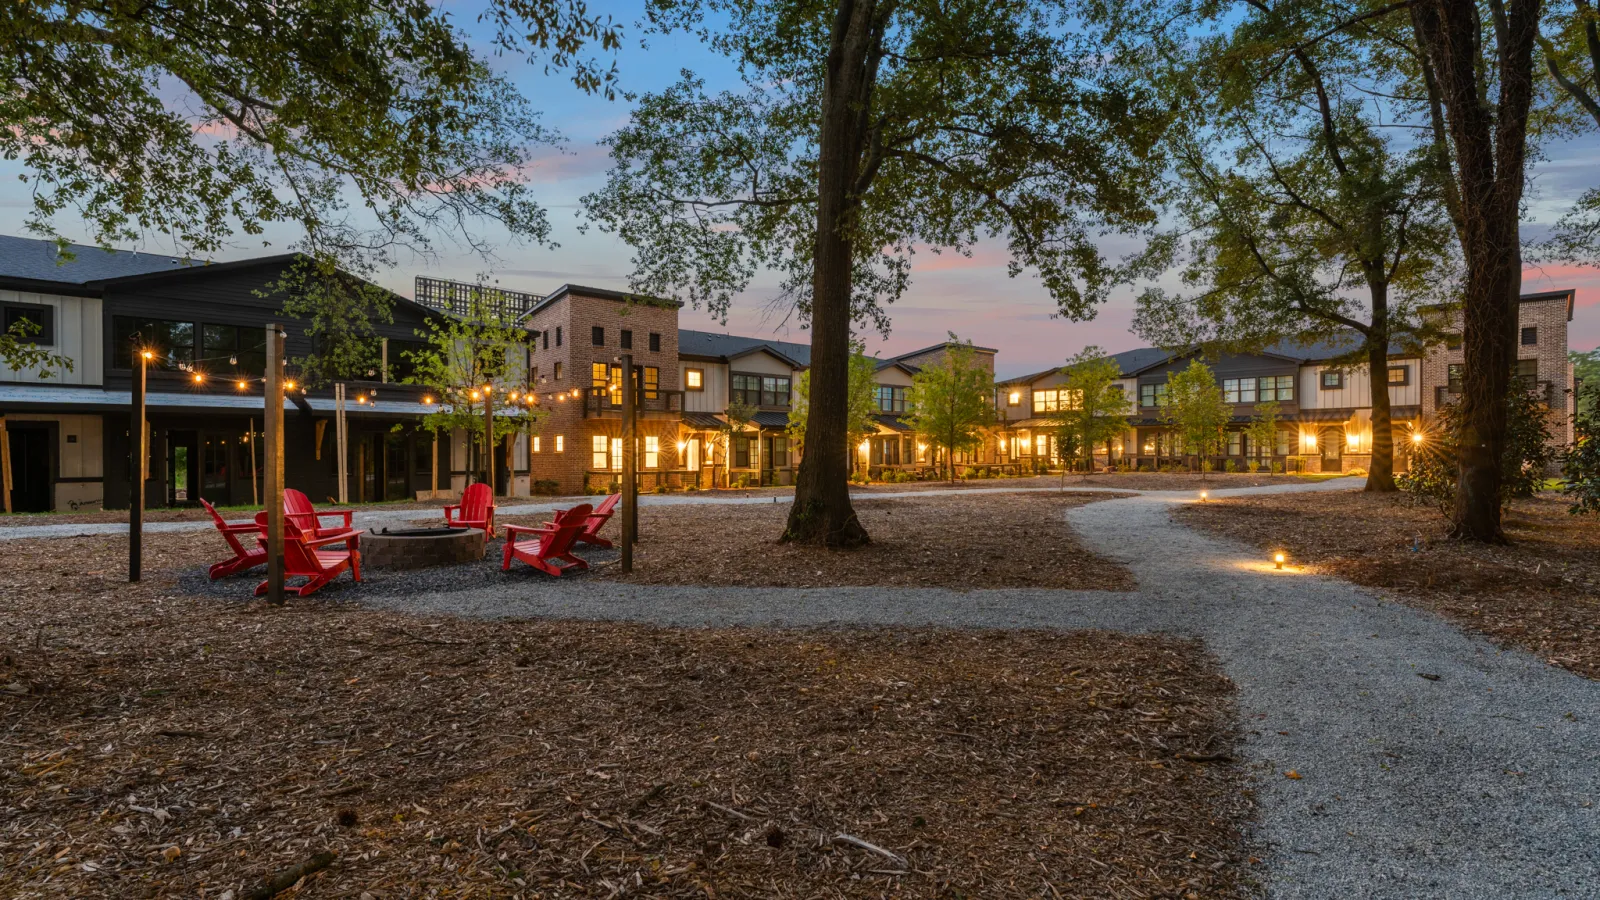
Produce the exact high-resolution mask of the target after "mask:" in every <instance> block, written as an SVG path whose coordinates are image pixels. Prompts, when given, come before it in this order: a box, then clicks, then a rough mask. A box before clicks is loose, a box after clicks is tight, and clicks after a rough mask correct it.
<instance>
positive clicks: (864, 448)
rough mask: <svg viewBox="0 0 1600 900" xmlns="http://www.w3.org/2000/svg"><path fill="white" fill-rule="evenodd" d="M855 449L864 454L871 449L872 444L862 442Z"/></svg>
mask: <svg viewBox="0 0 1600 900" xmlns="http://www.w3.org/2000/svg"><path fill="white" fill-rule="evenodd" d="M856 449H858V450H860V451H861V452H862V453H866V452H867V451H869V450H871V449H872V442H871V441H862V442H861V444H860V445H859V446H858V447H857V448H856Z"/></svg>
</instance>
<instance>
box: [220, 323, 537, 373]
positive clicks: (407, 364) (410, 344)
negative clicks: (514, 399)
mask: <svg viewBox="0 0 1600 900" xmlns="http://www.w3.org/2000/svg"><path fill="white" fill-rule="evenodd" d="M262 337H263V339H264V338H265V337H266V335H264V334H263V335H262ZM262 349H263V350H265V349H266V348H265V346H263V348H262ZM427 349H428V345H427V344H424V343H423V342H422V341H400V340H395V339H394V338H390V339H389V380H390V381H394V382H402V383H411V382H412V380H413V379H415V378H416V377H417V357H418V356H420V355H421V354H423V353H426V352H427ZM240 362H243V360H242V359H241V360H240ZM266 370H267V364H266V359H265V358H263V359H262V361H261V371H262V372H265V371H266ZM531 371H532V373H533V374H532V376H531V377H530V378H529V381H531V382H535V383H537V381H538V374H539V370H538V369H533V370H531Z"/></svg>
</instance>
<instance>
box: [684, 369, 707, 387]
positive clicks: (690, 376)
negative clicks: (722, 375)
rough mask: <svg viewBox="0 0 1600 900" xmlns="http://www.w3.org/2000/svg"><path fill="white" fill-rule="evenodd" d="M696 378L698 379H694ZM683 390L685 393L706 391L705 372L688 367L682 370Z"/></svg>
mask: <svg viewBox="0 0 1600 900" xmlns="http://www.w3.org/2000/svg"><path fill="white" fill-rule="evenodd" d="M696 376H698V377H696ZM683 389H684V390H686V391H696V392H698V391H703V390H705V389H706V370H705V369H699V368H695V367H694V366H689V367H688V368H686V369H684V370H683Z"/></svg>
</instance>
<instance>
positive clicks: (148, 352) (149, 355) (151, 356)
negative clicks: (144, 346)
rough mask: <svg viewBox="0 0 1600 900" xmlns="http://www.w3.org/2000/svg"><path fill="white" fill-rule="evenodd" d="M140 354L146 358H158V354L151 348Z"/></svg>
mask: <svg viewBox="0 0 1600 900" xmlns="http://www.w3.org/2000/svg"><path fill="white" fill-rule="evenodd" d="M139 355H140V356H143V357H144V358H145V359H155V358H156V355H155V354H154V353H151V352H150V351H149V350H146V351H144V352H143V353H141V354H139Z"/></svg>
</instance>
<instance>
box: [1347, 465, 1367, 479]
mask: <svg viewBox="0 0 1600 900" xmlns="http://www.w3.org/2000/svg"><path fill="white" fill-rule="evenodd" d="M1344 474H1346V475H1355V476H1358V477H1362V478H1365V477H1366V474H1367V470H1366V469H1363V468H1361V467H1360V466H1356V467H1355V468H1353V469H1349V470H1346V471H1345V473H1344Z"/></svg>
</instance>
